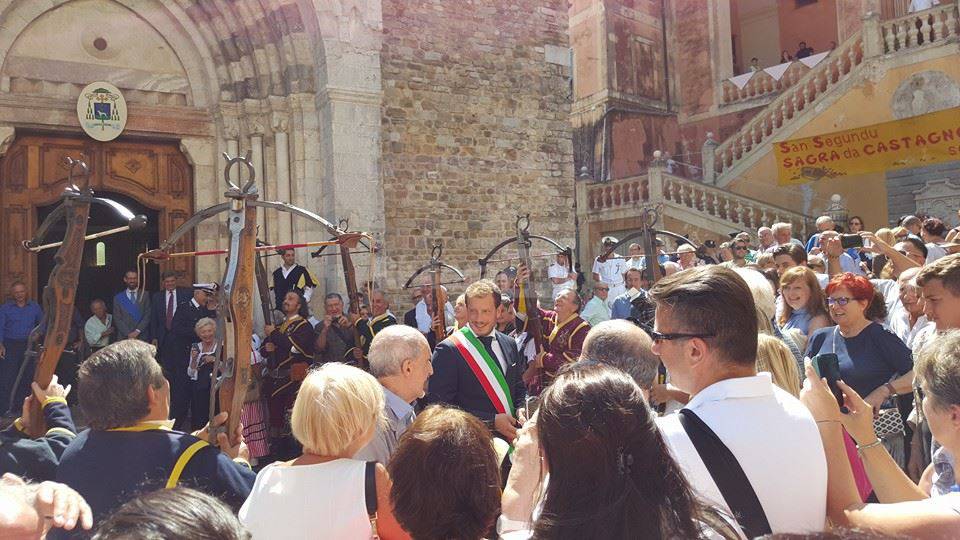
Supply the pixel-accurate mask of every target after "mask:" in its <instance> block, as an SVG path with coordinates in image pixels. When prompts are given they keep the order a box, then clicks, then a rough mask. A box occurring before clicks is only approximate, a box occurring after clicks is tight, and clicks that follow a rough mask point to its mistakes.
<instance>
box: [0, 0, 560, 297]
mask: <svg viewBox="0 0 960 540" xmlns="http://www.w3.org/2000/svg"><path fill="white" fill-rule="evenodd" d="M507 4H508V5H507ZM0 21H3V24H2V25H0V156H2V157H0V228H2V231H3V233H2V234H0V237H2V239H0V288H2V289H3V290H6V288H7V286H9V284H10V283H12V282H13V281H15V280H24V281H26V282H27V283H28V286H31V287H32V288H33V290H39V288H41V287H42V286H43V284H44V282H45V277H44V275H45V274H44V272H49V267H50V264H51V258H52V254H51V255H50V256H47V258H46V259H45V258H44V257H45V256H39V257H38V256H36V255H34V254H31V253H28V252H26V251H24V250H23V249H22V248H20V246H19V245H20V242H21V241H22V240H24V239H27V238H30V237H31V236H32V235H33V231H34V229H35V228H36V226H37V225H38V224H39V223H40V221H42V219H43V217H44V216H45V215H46V214H47V213H49V211H50V210H51V209H52V207H53V206H54V205H55V204H56V203H57V201H58V199H59V196H60V194H61V193H62V191H63V188H64V187H65V186H66V182H67V168H66V166H65V165H64V164H63V158H64V157H67V156H70V157H74V158H76V157H80V156H81V155H82V156H83V158H84V159H85V161H87V162H88V165H89V166H90V176H89V182H90V185H91V186H92V187H93V188H94V190H95V191H96V192H97V193H101V194H106V195H109V196H112V197H114V198H116V199H118V200H120V201H121V202H124V203H126V204H128V206H130V207H131V208H132V209H135V210H136V211H139V212H142V213H145V214H146V215H147V216H148V218H150V220H151V225H150V226H149V227H148V229H147V232H146V233H143V234H140V235H139V236H134V235H132V234H131V235H130V236H129V237H124V238H126V240H119V239H118V240H116V241H109V242H103V244H104V246H103V247H100V246H98V245H97V243H93V242H89V243H88V244H89V245H88V246H87V248H86V249H87V253H85V257H84V270H83V271H82V279H83V278H84V277H86V279H87V280H90V279H93V280H95V281H96V282H98V283H99V282H101V281H108V282H109V281H110V280H114V282H113V285H114V286H115V287H117V288H119V287H120V278H121V276H122V272H123V270H124V269H126V268H128V267H132V266H133V265H134V263H135V256H136V253H138V252H140V251H142V250H143V249H146V248H153V247H156V246H157V244H158V243H159V242H160V241H162V240H163V239H164V238H166V236H168V235H169V234H170V233H171V232H173V230H175V229H176V227H177V226H179V225H180V224H181V223H183V222H184V221H185V220H187V219H189V217H190V216H191V215H192V214H193V213H194V212H196V211H197V210H200V209H202V208H206V207H208V206H211V205H214V204H217V203H219V202H222V201H223V200H224V197H223V192H224V191H225V189H226V187H227V185H226V182H225V180H224V179H223V165H224V160H223V158H222V157H221V154H222V153H223V152H226V153H228V154H230V155H237V154H246V153H248V152H249V153H250V155H251V157H252V160H253V163H254V169H255V171H256V182H257V186H258V188H259V192H260V196H261V198H263V199H266V200H279V201H284V202H290V203H292V204H294V205H297V206H300V207H303V208H306V209H308V210H311V211H314V212H316V213H318V214H320V215H322V216H324V217H325V218H326V219H328V220H329V221H331V222H334V223H337V222H339V221H340V220H341V219H343V220H347V223H348V224H349V227H350V229H353V230H363V231H367V232H370V233H372V234H373V235H374V236H375V237H376V238H377V241H378V244H379V246H380V250H379V253H378V257H377V261H376V264H374V265H372V266H371V265H370V263H369V261H368V260H367V258H366V257H363V256H358V257H356V259H357V266H358V279H359V280H360V281H365V280H366V279H367V278H371V279H373V280H374V281H375V282H377V283H378V284H379V285H381V286H384V287H386V288H387V289H388V290H394V291H397V290H398V289H399V287H400V285H402V283H403V281H404V280H405V278H406V276H407V275H409V274H410V273H412V272H413V270H415V269H416V268H417V267H419V266H420V265H421V264H423V263H424V262H425V261H426V260H427V259H428V258H429V251H430V246H431V245H432V243H433V241H434V240H436V239H441V238H442V239H443V240H444V242H445V251H444V252H445V256H446V259H447V261H448V262H450V263H451V264H455V265H457V266H460V267H462V268H463V269H464V270H466V271H467V272H466V273H467V274H468V275H474V276H475V275H476V274H477V270H476V259H477V258H478V257H480V256H482V255H483V254H484V253H485V252H486V250H488V249H489V247H491V246H492V245H494V244H495V243H496V242H497V241H499V240H501V239H502V238H503V237H505V236H507V235H509V234H510V231H511V229H512V228H513V223H514V219H515V218H514V216H515V215H516V214H517V213H528V212H529V213H530V214H531V220H532V221H533V223H534V228H535V229H536V231H537V232H538V233H540V234H545V235H548V236H552V237H559V238H560V239H561V240H563V241H565V242H572V241H573V231H572V227H573V222H574V217H573V216H574V208H573V204H574V195H573V190H574V188H573V164H572V143H571V131H570V127H569V121H568V115H569V106H570V101H571V97H572V96H571V93H570V63H571V62H570V52H569V48H568V47H569V43H568V38H567V11H566V4H565V3H564V2H561V1H558V0H545V1H519V2H510V3H503V2H496V1H493V0H485V1H475V2H464V3H459V2H458V3H450V2H442V1H439V0H431V1H424V2H415V3H413V2H405V1H402V0H352V1H351V0H341V1H327V0H315V1H313V2H311V1H310V0H238V1H236V2H217V1H212V0H70V1H63V0H50V1H44V2H35V1H32V0H2V1H0ZM94 81H106V82H109V83H110V84H112V85H114V86H116V87H117V88H118V89H120V91H121V92H122V93H123V96H124V98H125V100H126V103H127V105H128V118H127V122H126V127H125V129H124V131H123V133H122V134H121V135H120V137H119V138H117V139H115V140H113V141H110V142H98V141H95V140H93V139H91V138H90V137H88V136H86V135H85V134H84V133H83V132H82V131H81V129H80V125H79V121H78V117H77V112H76V103H77V99H78V96H79V94H80V91H81V89H83V88H84V87H85V86H86V85H87V84H89V83H91V82H94ZM260 219H261V221H260V223H259V225H260V233H259V236H260V238H261V239H262V240H264V241H266V242H269V243H286V242H306V241H312V240H325V239H327V236H328V235H327V233H326V232H325V231H323V230H321V229H320V228H319V227H317V226H316V225H314V224H312V223H309V222H305V221H302V220H298V219H296V218H291V217H290V216H289V215H287V214H281V213H276V212H272V211H267V212H264V213H263V215H262V216H261V218H260ZM115 225H116V224H115V223H111V222H110V220H109V217H107V216H99V215H97V210H94V211H93V212H92V213H91V221H90V231H91V232H95V231H96V230H98V229H97V228H98V227H99V228H100V229H106V228H109V227H111V226H115ZM118 238H121V237H118ZM53 240H54V241H55V240H56V239H53ZM226 245H227V233H226V226H225V225H224V224H223V223H220V222H217V221H212V222H207V223H205V224H204V225H202V226H201V227H199V228H198V229H196V231H195V233H194V234H192V235H188V237H187V238H185V239H184V240H183V241H182V242H181V244H180V245H179V246H178V249H183V250H193V249H197V250H211V249H218V248H225V247H226ZM98 249H99V250H100V251H105V253H98V252H97V250H98ZM88 259H89V260H88ZM298 259H299V260H300V262H302V263H307V264H309V265H311V268H312V270H313V271H314V273H315V274H317V275H318V276H320V278H321V281H322V282H323V283H322V284H321V287H322V288H324V289H325V290H327V291H340V292H343V284H342V277H340V276H341V273H340V270H339V268H338V264H339V263H338V261H337V258H336V257H322V258H319V259H313V260H309V258H308V255H307V253H306V252H305V251H304V252H302V253H298ZM269 260H270V263H269V264H270V265H271V266H273V265H276V264H279V258H271V259H269ZM308 261H309V262H308ZM167 268H169V269H173V270H176V271H177V272H179V273H180V274H181V275H182V279H183V281H184V282H186V281H189V280H192V279H202V280H216V279H219V277H220V275H221V273H222V269H223V262H222V261H220V260H218V258H216V257H213V258H210V257H207V258H198V259H196V260H193V259H178V260H176V261H171V262H166V263H163V265H161V267H160V269H167ZM154 279H155V278H154ZM317 296H319V297H322V296H321V295H317ZM80 300H82V299H80ZM88 300H89V299H88ZM79 305H81V306H82V304H79ZM84 307H85V306H84Z"/></svg>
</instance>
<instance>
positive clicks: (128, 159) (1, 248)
mask: <svg viewBox="0 0 960 540" xmlns="http://www.w3.org/2000/svg"><path fill="white" fill-rule="evenodd" d="M81 154H83V156H84V159H85V161H86V162H87V165H88V166H89V167H90V186H91V187H92V188H93V190H94V192H95V193H104V194H112V193H113V194H120V195H122V196H125V197H129V198H131V199H133V200H135V201H136V202H137V203H139V204H140V205H142V206H143V207H145V208H147V209H150V210H151V212H150V214H152V215H155V216H156V218H157V221H158V223H157V224H156V225H157V230H158V232H159V238H160V239H164V238H166V237H167V236H169V235H170V233H172V232H173V231H174V229H176V228H177V227H178V226H179V225H180V224H181V223H183V222H184V221H186V220H187V219H189V217H190V215H191V214H192V213H193V172H192V170H191V167H190V164H189V163H187V160H186V158H185V157H184V156H183V154H182V153H181V152H180V150H179V148H178V145H177V144H176V143H173V142H141V141H126V140H123V139H120V140H116V141H111V142H108V143H100V142H96V141H92V140H89V139H85V138H80V137H63V136H45V135H25V136H20V137H17V139H16V141H14V143H13V144H12V145H11V147H10V149H9V150H8V151H7V153H6V154H5V156H4V157H3V158H2V159H0V295H5V294H6V292H7V290H8V288H9V286H10V284H11V283H13V282H14V281H23V282H25V283H26V284H27V286H28V287H30V288H32V289H33V290H35V291H39V290H41V289H42V288H43V286H44V285H45V283H38V282H37V255H35V254H33V253H30V252H27V251H25V250H24V249H23V248H22V247H20V243H21V242H22V241H23V240H27V239H30V238H31V237H32V236H33V233H34V231H35V230H36V228H37V226H38V225H39V223H40V218H41V215H40V214H41V213H43V212H45V211H47V209H45V207H49V206H50V205H53V204H56V202H57V201H58V199H59V198H60V195H61V194H62V193H63V190H64V188H65V187H66V183H67V173H68V169H67V166H66V164H65V162H64V158H65V157H68V156H69V157H72V158H79V157H80V155H81ZM110 212H111V211H110V210H108V209H106V208H105V207H100V206H99V205H97V206H93V207H91V210H90V214H91V223H92V222H94V221H95V220H96V221H98V222H101V223H102V222H105V221H107V220H112V221H111V222H112V223H116V224H119V218H118V217H109V216H105V215H101V214H109V213H110ZM91 232H92V231H91ZM122 234H125V235H126V234H134V233H122ZM57 240H59V238H51V239H50V240H49V241H57ZM149 247H151V248H153V247H156V245H151V246H149ZM192 247H193V236H192V235H188V236H187V237H185V238H184V239H183V240H181V242H180V245H179V246H178V247H177V249H178V250H180V249H184V250H186V249H188V248H192ZM128 251H129V250H128ZM122 256H123V258H124V261H122V264H123V266H127V265H128V264H129V267H133V266H134V264H135V263H136V261H135V258H134V260H133V261H126V259H127V258H129V257H130V255H129V253H123V254H122ZM85 259H86V257H85ZM167 269H170V270H175V271H176V272H177V273H178V274H180V276H181V277H180V280H181V282H182V283H183V284H186V283H189V282H191V281H192V280H193V278H194V266H193V261H192V259H190V258H179V259H174V260H172V261H169V262H165V263H163V264H162V265H161V266H160V270H161V271H162V270H167ZM111 279H114V283H115V284H116V288H117V290H119V289H120V286H121V279H122V273H121V274H120V275H118V276H113V277H111ZM82 285H83V284H81V286H82ZM84 307H85V306H84Z"/></svg>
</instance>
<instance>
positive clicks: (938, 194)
mask: <svg viewBox="0 0 960 540" xmlns="http://www.w3.org/2000/svg"><path fill="white" fill-rule="evenodd" d="M954 182H955V181H953V180H950V179H947V178H944V179H941V180H931V181H929V182H927V184H926V185H925V186H924V187H923V189H918V190H917V191H914V192H913V196H914V200H916V202H917V213H919V214H926V215H928V216H932V217H938V218H940V219H942V220H943V222H944V223H945V224H946V225H947V227H951V228H952V227H956V226H957V225H960V217H958V216H957V209H958V208H960V181H956V183H954Z"/></svg>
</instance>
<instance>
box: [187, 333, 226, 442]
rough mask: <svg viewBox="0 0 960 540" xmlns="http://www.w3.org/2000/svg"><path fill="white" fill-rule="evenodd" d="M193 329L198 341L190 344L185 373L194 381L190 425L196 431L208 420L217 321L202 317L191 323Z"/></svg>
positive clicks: (215, 350)
mask: <svg viewBox="0 0 960 540" xmlns="http://www.w3.org/2000/svg"><path fill="white" fill-rule="evenodd" d="M193 330H194V332H196V334H197V338H199V339H200V341H199V342H198V343H194V344H192V345H190V363H189V364H188V365H187V375H188V376H189V377H190V379H191V380H193V381H194V383H193V399H192V400H191V404H190V425H191V429H193V430H194V431H196V430H198V429H200V428H202V427H203V426H205V425H206V424H207V421H208V420H210V379H211V378H212V377H213V364H214V361H216V359H217V355H218V354H220V352H219V350H218V347H217V341H216V334H217V321H215V320H213V319H211V318H210V317H204V318H202V319H200V320H199V321H197V324H195V325H193Z"/></svg>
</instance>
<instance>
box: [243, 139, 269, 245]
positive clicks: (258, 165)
mask: <svg viewBox="0 0 960 540" xmlns="http://www.w3.org/2000/svg"><path fill="white" fill-rule="evenodd" d="M250 159H251V161H253V173H254V175H256V186H257V191H258V192H259V193H260V198H261V199H265V198H267V192H266V186H265V183H264V178H263V126H261V125H259V124H253V125H251V126H250ZM243 181H246V179H243ZM264 213H265V212H264V209H262V208H261V209H259V211H258V212H257V227H258V228H259V232H258V233H257V237H258V238H261V239H266V238H268V234H269V231H268V230H267V222H266V218H265V216H264Z"/></svg>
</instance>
